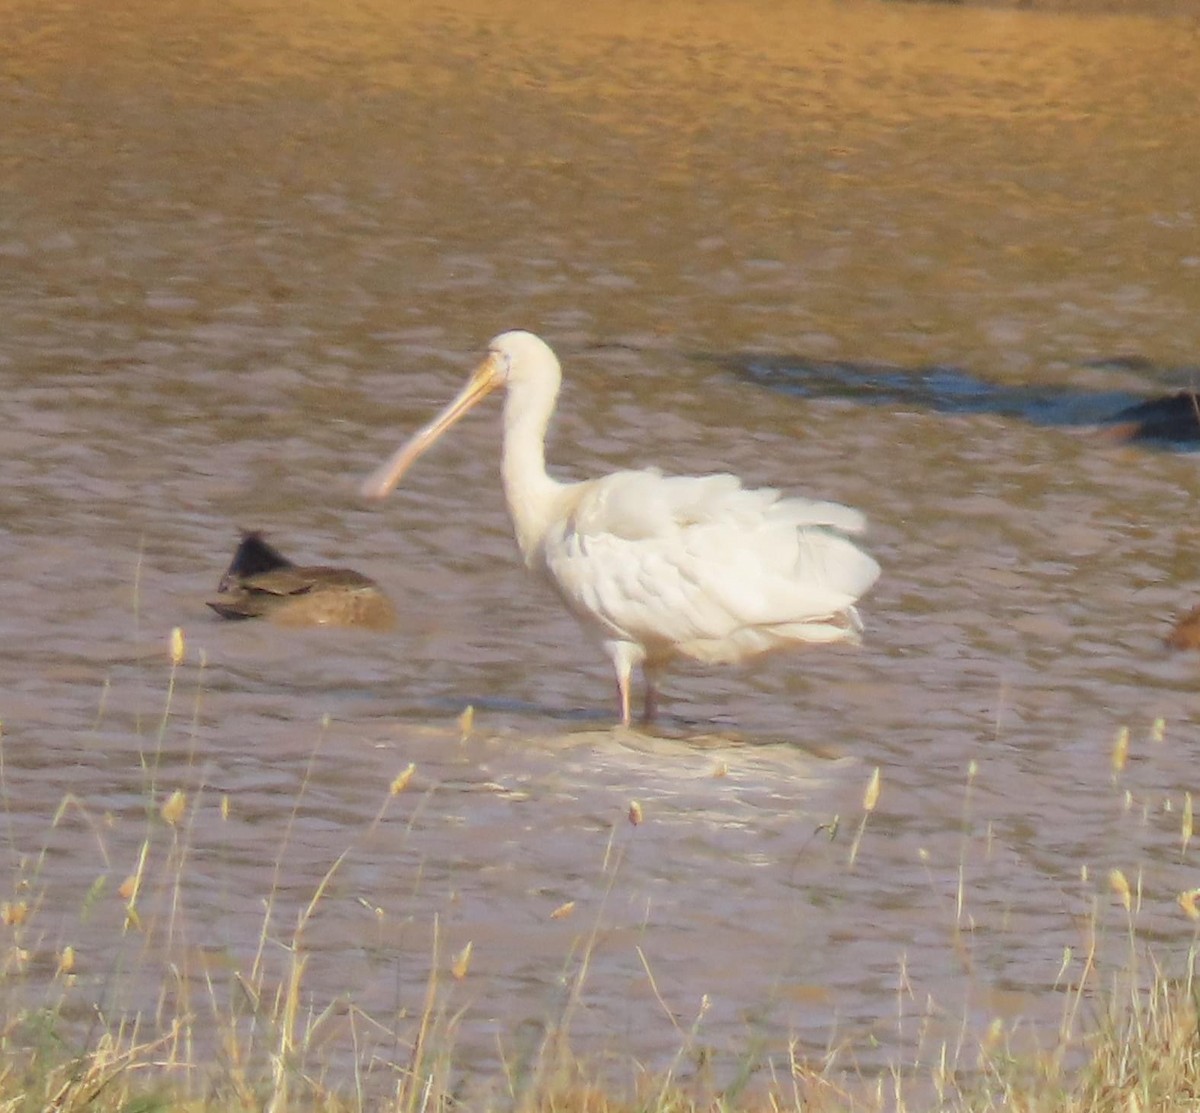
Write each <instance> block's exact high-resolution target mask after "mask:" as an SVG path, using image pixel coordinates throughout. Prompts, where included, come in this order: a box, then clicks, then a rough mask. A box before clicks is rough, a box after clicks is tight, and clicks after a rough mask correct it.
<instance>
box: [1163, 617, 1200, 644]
mask: <svg viewBox="0 0 1200 1113" xmlns="http://www.w3.org/2000/svg"><path fill="white" fill-rule="evenodd" d="M1165 640H1166V643H1167V646H1168V648H1170V649H1200V607H1193V608H1192V609H1191V610H1190V611H1188V613H1187V614H1185V615H1184V616H1183V618H1181V619H1180V620H1179V621H1178V622H1176V623H1175V625H1174V626H1172V627H1171V632H1170V633H1169V634H1168V635H1167V636H1166V639H1165Z"/></svg>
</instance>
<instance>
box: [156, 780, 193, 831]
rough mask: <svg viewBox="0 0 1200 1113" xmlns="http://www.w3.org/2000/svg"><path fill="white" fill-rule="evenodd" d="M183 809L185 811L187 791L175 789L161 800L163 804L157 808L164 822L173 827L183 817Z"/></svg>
mask: <svg viewBox="0 0 1200 1113" xmlns="http://www.w3.org/2000/svg"><path fill="white" fill-rule="evenodd" d="M185 811H187V793H186V792H180V791H179V789H176V790H175V791H174V792H172V793H171V795H170V796H168V797H167V798H166V800H165V801H163V806H162V807H161V808H159V810H158V813H159V815H161V816H162V817H163V822H164V823H168V824H170V825H171V826H172V827H174V826H175V825H176V824H177V823H178V822H179V821H180V820H181V819H182V818H183V813H184V812H185Z"/></svg>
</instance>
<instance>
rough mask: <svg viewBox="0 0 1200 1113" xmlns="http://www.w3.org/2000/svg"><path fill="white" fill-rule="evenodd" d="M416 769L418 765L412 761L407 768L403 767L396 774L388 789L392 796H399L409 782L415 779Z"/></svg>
mask: <svg viewBox="0 0 1200 1113" xmlns="http://www.w3.org/2000/svg"><path fill="white" fill-rule="evenodd" d="M416 771H417V767H416V766H415V765H414V764H413V763H412V762H411V761H410V762H409V763H408V766H407V768H405V769H401V770H400V772H399V773H397V774H396V776H395V779H394V780H393V781H392V784H391V787H390V788H389V789H388V794H389V795H391V796H399V795H400V793H402V792H403V791H404V790H405V789H406V788H408V782H409V781H411V780H412V779H413V774H414V773H415V772H416Z"/></svg>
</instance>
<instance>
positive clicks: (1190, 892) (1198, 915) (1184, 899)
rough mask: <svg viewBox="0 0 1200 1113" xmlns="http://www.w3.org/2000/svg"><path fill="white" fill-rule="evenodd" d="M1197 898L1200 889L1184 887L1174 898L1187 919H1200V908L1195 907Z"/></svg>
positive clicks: (1199, 896) (1199, 894)
mask: <svg viewBox="0 0 1200 1113" xmlns="http://www.w3.org/2000/svg"><path fill="white" fill-rule="evenodd" d="M1197 898H1200V889H1185V890H1184V891H1183V892H1182V893H1180V894H1179V896H1178V897H1176V898H1175V899H1176V900H1177V901H1178V902H1179V907H1180V908H1182V909H1183V913H1184V915H1185V916H1187V918H1188V919H1189V920H1200V908H1197V907H1196V900H1197Z"/></svg>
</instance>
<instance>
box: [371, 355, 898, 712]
mask: <svg viewBox="0 0 1200 1113" xmlns="http://www.w3.org/2000/svg"><path fill="white" fill-rule="evenodd" d="M561 381H562V373H561V371H560V369H559V364H558V359H557V357H556V356H555V355H554V352H552V351H551V350H550V348H549V346H548V345H546V344H545V342H543V341H542V340H540V339H539V338H538V337H536V336H534V335H533V334H532V333H528V332H505V333H502V334H501V335H500V336H497V337H496V338H495V339H494V340H493V341H492V342H491V344H489V345H488V352H487V356H486V358H485V359H484V361H483V362H482V363H481V364H480V365H479V367H478V368H477V369H476V371H475V373H474V374H473V375H472V376H471V378H470V379H469V380H468V381H467V384H466V386H464V387H463V389H462V391H461V392H460V393H459V395H458V397H457V398H455V399H454V401H453V402H451V403H450V405H448V406H447V407H446V408H445V409H444V410H443V411H442V412H441V413H440V414H439V415H438V416H437V417H436V418H434V420H433V421H431V422H430V423H429V424H428V425H426V426H425V427H424V428H423V429H421V430H420V431H419V432H417V433H416V434H415V435H414V436H413V437H412V439H411V440H409V441H408V442H407V443H406V444H405V445H403V446H402V447H401V448H400V449H399V450H398V451H397V452H396V453H395V455H394V456H392V458H391V459H390V460H388V461H387V463H385V464H384V465H383V466H382V467H380V468H379V469H378V470H377V471H376V472H375V473H374V474H373V475H372V476H371V477H370V478H369V479H367V480H366V482H365V483H364V484H363V487H362V492H363V494H364V495H365V496H367V497H370V498H382V497H383V496H384V495H386V494H387V493H388V492H389V491H390V490H391V489H392V488H393V487H394V486H395V485H396V484H397V483H398V482H399V481H400V478H401V477H402V476H403V475H404V473H405V471H407V470H408V468H409V466H410V465H411V464H412V463H413V461H415V460H416V459H417V457H418V456H420V455H421V454H422V453H423V452H424V451H425V450H426V449H427V448H429V446H430V445H432V444H433V442H434V441H435V440H437V438H438V437H439V436H441V434H442V433H444V432H445V431H446V430H447V429H449V428H450V426H451V425H453V424H454V423H455V422H456V421H458V419H459V418H460V417H462V416H463V415H464V414H465V413H466V412H467V411H468V410H469V409H471V407H472V406H474V405H475V404H476V403H477V402H479V401H480V400H481V399H482V398H484V397H485V396H486V395H487V394H489V393H490V392H491V391H493V390H495V389H496V388H497V387H504V388H506V390H507V392H508V393H507V397H506V399H505V403H504V447H503V453H502V455H503V459H502V462H501V470H502V473H503V478H504V492H505V496H506V498H507V501H508V512H509V515H510V517H511V518H512V523H513V529H514V531H515V532H516V535H517V545H518V546H519V547H520V550H521V555H522V556H523V557H524V558H525V563H526V565H528V566H529V567H530V568H531V569H533V570H534V571H535V572H539V573H541V574H542V575H544V576H546V577H547V578H548V579H549V580H550V582H551V583H552V584H553V585H554V586H555V587H556V588H557V589H558V593H559V594H560V595H561V596H562V598H563V601H564V602H565V603H566V604H567V606H568V607H569V608H570V609H571V611H572V612H573V613H574V614H575V616H576V617H577V618H578V619H579V620H580V621H581V622H582V623H583V625H584V626H586V627H587V628H588V629H590V630H592V631H593V632H595V633H596V634H598V635H599V637H600V639H601V641H602V642H603V644H604V647H605V649H606V650H607V652H608V655H609V657H610V659H611V660H612V663H613V668H614V669H615V670H616V674H617V691H618V695H619V697H620V704H621V721H622V722H623V723H625V724H628V723H629V719H630V714H629V709H630V699H629V686H630V677H631V674H632V672H633V669H634V667H635V666H637V665H639V664H640V665H641V666H642V670H643V672H644V674H645V679H646V703H645V712H646V718H647V719H650V718H652V717H653V715H654V712H655V706H656V702H657V687H656V685H657V681H658V678H659V674H660V673H661V672H662V670H663V668H664V667H665V666H667V665H668V664H669V663H670V662H671V661H672V660H673V659H675V658H676V657H689V658H691V659H692V660H695V661H700V662H703V663H706V664H734V663H737V662H741V661H746V660H749V659H750V658H753V657H757V656H758V655H760V654H763V653H767V652H769V651H771V650H776V649H783V648H786V647H788V646H793V645H797V644H802V643H806V642H838V641H854V640H857V638H858V635H859V632H860V631H861V629H862V624H861V623H860V621H859V618H858V612H857V611H856V610H855V608H854V604H855V602H856V601H857V600H858V598H859V597H860V596H861V595H862V594H863V593H864V592H865V591H867V589H868V588H870V586H871V585H872V584H873V583H874V582H875V580H876V578H877V577H878V576H879V565H878V564H876V563H875V561H874V560H873V559H872V558H871V557H869V556H868V555H867V554H866V553H864V552H863V551H862V550H861V549H859V548H857V547H856V546H855V545H854V544H852V543H851V542H850V541H848V540H847V539H846V537H845V536H844V535H845V534H856V533H861V532H862V530H863V529H864V526H865V521H864V518H863V516H862V514H860V513H859V512H858V511H857V510H853V509H851V508H850V507H847V506H841V505H839V504H837V503H833V502H813V501H810V500H808V499H801V498H784V497H782V496H781V495H780V494H779V492H778V491H774V490H768V489H760V490H747V489H746V488H744V487H743V486H742V484H741V481H740V480H738V479H737V477H736V476H732V475H709V476H667V475H663V474H661V473H660V472H658V471H655V470H646V471H619V472H615V473H614V474H612V475H606V476H603V477H601V478H599V479H590V480H585V481H584V482H581V483H561V482H559V481H558V480H556V479H554V478H552V477H551V476H550V475H548V474H547V473H546V463H545V438H546V428H547V426H548V425H549V423H550V418H551V415H552V414H553V412H554V404H555V400H556V399H557V397H558V389H559V385H560V383H561Z"/></svg>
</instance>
